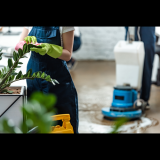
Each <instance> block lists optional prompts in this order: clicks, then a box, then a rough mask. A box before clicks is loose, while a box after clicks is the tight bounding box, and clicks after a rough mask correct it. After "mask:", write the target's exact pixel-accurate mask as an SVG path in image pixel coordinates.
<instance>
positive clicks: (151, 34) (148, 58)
mask: <svg viewBox="0 0 160 160" xmlns="http://www.w3.org/2000/svg"><path fill="white" fill-rule="evenodd" d="M137 28H138V27H136V29H135V32H136V34H135V40H137V41H138V36H137ZM140 37H141V41H143V42H144V47H145V59H144V69H143V76H142V87H141V94H140V98H141V99H143V100H144V101H146V102H148V100H149V97H150V90H151V76H152V67H153V60H154V55H155V41H156V37H155V27H140Z"/></svg>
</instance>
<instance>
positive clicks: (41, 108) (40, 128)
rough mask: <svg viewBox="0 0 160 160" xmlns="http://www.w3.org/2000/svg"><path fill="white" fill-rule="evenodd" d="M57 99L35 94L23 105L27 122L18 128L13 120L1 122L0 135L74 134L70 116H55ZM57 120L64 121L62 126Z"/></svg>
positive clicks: (22, 108)
mask: <svg viewBox="0 0 160 160" xmlns="http://www.w3.org/2000/svg"><path fill="white" fill-rule="evenodd" d="M56 101H57V98H56V96H55V95H54V94H51V93H50V94H43V93H42V92H34V93H33V94H32V95H31V97H30V100H29V101H28V103H26V104H25V105H23V106H22V107H21V108H20V109H21V112H23V113H25V115H26V116H27V120H26V121H24V122H23V121H21V123H20V126H19V127H17V126H16V125H15V124H14V122H13V121H12V120H11V119H7V118H5V119H2V120H0V133H28V134H32V133H54V134H58V133H60V134H63V133H67V134H73V133H74V131H73V127H72V125H71V124H70V115H69V114H60V115H55V113H56V112H57V109H56V108H54V105H55V104H56ZM57 120H62V122H63V124H62V126H59V125H56V124H57V122H56V121H57Z"/></svg>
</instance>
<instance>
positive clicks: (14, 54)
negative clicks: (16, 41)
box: [13, 51, 17, 61]
mask: <svg viewBox="0 0 160 160" xmlns="http://www.w3.org/2000/svg"><path fill="white" fill-rule="evenodd" d="M13 59H14V61H17V53H16V52H15V51H14V52H13Z"/></svg>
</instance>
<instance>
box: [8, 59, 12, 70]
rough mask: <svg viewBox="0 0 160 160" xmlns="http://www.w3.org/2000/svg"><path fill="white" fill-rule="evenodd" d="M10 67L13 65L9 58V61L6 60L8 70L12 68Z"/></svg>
mask: <svg viewBox="0 0 160 160" xmlns="http://www.w3.org/2000/svg"><path fill="white" fill-rule="evenodd" d="M12 65H13V63H12V59H10V58H9V59H8V67H9V68H11V67H12Z"/></svg>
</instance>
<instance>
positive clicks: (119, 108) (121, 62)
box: [102, 27, 146, 119]
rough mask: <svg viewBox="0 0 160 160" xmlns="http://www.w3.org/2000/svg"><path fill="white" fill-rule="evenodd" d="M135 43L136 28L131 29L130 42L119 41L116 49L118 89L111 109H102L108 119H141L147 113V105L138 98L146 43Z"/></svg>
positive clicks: (114, 93) (116, 88) (115, 91)
mask: <svg viewBox="0 0 160 160" xmlns="http://www.w3.org/2000/svg"><path fill="white" fill-rule="evenodd" d="M139 30H140V27H138V33H137V34H138V37H139V41H134V37H135V27H129V29H128V40H127V41H123V40H121V41H119V42H118V43H117V44H116V46H115V47H114V55H115V62H116V87H114V90H113V101H112V104H111V107H110V108H102V114H103V115H104V118H107V119H117V118H119V117H127V118H128V119H139V118H140V117H141V116H142V114H143V113H144V111H145V107H146V104H145V102H144V101H143V100H140V99H139V98H138V90H140V87H141V82H142V73H143V64H144V56H145V50H144V43H143V42H142V41H140V35H139Z"/></svg>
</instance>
